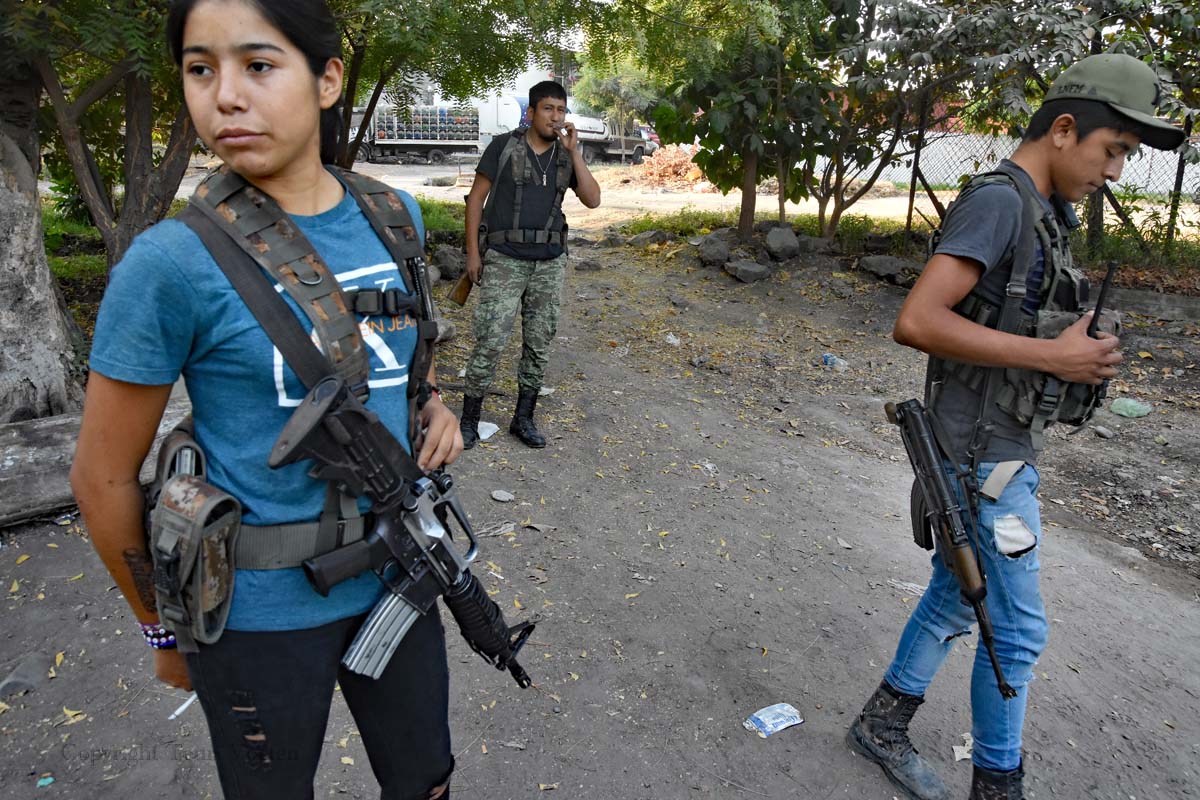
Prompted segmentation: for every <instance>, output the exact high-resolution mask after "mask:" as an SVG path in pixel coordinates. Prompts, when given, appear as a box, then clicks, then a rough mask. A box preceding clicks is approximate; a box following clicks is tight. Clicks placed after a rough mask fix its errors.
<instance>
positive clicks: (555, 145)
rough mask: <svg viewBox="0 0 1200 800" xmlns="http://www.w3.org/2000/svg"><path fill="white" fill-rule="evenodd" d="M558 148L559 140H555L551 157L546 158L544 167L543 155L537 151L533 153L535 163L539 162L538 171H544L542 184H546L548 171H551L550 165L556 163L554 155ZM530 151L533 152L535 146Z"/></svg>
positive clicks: (551, 146) (551, 149)
mask: <svg viewBox="0 0 1200 800" xmlns="http://www.w3.org/2000/svg"><path fill="white" fill-rule="evenodd" d="M557 150H558V142H555V143H554V144H552V145H550V158H548V159H547V160H546V166H544V167H543V166H542V157H541V156H539V155H538V154H537V153H533V161H534V163H535V164H537V166H538V171H539V172H541V173H542V186H545V185H546V176H547V173H548V172H549V171H550V165H551V164H553V163H554V155H555V153H556V151H557ZM529 151H530V152H531V153H532V152H533V148H532V147H531V148H529ZM534 177H535V178H536V177H537V175H534Z"/></svg>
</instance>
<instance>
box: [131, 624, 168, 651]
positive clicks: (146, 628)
mask: <svg viewBox="0 0 1200 800" xmlns="http://www.w3.org/2000/svg"><path fill="white" fill-rule="evenodd" d="M139 624H140V625H141V626H142V636H145V637H146V644H148V645H150V646H151V647H153V648H154V649H155V650H170V649H173V648H174V647H175V646H176V644H175V634H173V633H171V632H170V631H169V630H167V629H166V628H164V627H163V626H162V623H160V622H142V623H139Z"/></svg>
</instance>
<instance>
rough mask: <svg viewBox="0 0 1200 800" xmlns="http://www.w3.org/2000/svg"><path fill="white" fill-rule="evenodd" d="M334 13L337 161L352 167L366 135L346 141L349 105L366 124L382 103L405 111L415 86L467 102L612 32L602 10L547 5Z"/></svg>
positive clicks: (366, 7) (347, 5)
mask: <svg viewBox="0 0 1200 800" xmlns="http://www.w3.org/2000/svg"><path fill="white" fill-rule="evenodd" d="M333 10H334V12H335V14H336V15H337V17H338V19H339V22H340V24H341V25H342V33H343V37H344V41H345V43H346V97H347V98H348V100H350V101H351V102H347V103H346V108H345V110H344V116H343V121H344V123H345V124H344V125H343V134H342V141H341V143H340V147H339V156H338V161H339V163H341V164H342V165H343V166H347V167H348V166H349V165H350V164H351V163H353V161H354V159H355V157H356V155H357V152H358V148H359V147H360V145H361V144H362V139H363V136H364V135H365V133H366V130H365V129H366V126H360V129H359V131H358V134H357V136H356V137H354V138H353V139H352V138H351V137H350V128H351V125H350V120H351V113H352V108H353V106H355V105H360V104H361V105H362V106H365V114H364V119H369V118H370V117H371V115H372V114H373V113H374V112H375V108H376V107H377V105H378V104H379V102H380V101H381V100H382V99H383V98H384V97H385V96H386V97H388V98H389V99H390V100H391V101H392V102H394V103H395V104H397V105H405V104H407V103H408V102H409V101H410V100H411V99H412V97H413V94H414V91H415V87H416V86H417V84H418V82H419V81H421V80H426V79H427V80H429V81H431V82H432V83H433V84H435V85H436V86H438V87H439V88H440V89H441V91H442V93H443V94H445V95H449V96H451V97H455V98H459V99H462V100H465V99H466V98H468V97H471V96H474V95H480V94H485V93H486V92H487V91H489V90H491V89H495V88H498V87H500V86H503V85H504V84H506V83H508V82H509V81H511V80H512V79H513V78H515V77H516V76H517V75H518V74H519V73H520V72H521V71H523V70H524V69H525V68H526V67H527V66H528V64H529V62H530V60H531V59H532V58H542V59H544V60H548V59H549V58H550V57H551V55H552V53H554V52H556V51H557V49H558V48H559V46H560V45H563V44H566V43H568V42H569V41H571V39H572V37H574V36H576V35H578V33H579V32H580V31H584V32H587V33H588V35H590V36H601V37H602V36H603V31H605V30H607V29H608V28H609V27H610V26H612V25H613V24H615V23H614V22H613V20H614V19H615V10H614V9H613V8H612V7H610V6H608V5H605V4H601V3H590V2H582V3H576V2H565V0H548V2H544V3H536V4H531V3H525V2H524V1H523V0H414V2H410V3H405V4H403V5H398V4H396V3H394V2H392V1H391V0H341V2H335V3H334V4H333Z"/></svg>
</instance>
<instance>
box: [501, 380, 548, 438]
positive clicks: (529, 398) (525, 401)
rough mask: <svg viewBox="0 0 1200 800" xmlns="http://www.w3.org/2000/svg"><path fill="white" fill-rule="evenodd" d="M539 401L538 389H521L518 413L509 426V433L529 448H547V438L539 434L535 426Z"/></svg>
mask: <svg viewBox="0 0 1200 800" xmlns="http://www.w3.org/2000/svg"><path fill="white" fill-rule="evenodd" d="M537 399H538V390H537V389H521V391H520V393H519V394H518V395H517V411H516V413H515V414H513V418H512V423H511V424H509V426H508V432H509V433H511V434H512V435H513V436H516V437H517V438H518V439H520V440H521V441H522V442H524V443H525V444H526V445H528V446H529V447H545V446H546V437H545V436H542V434H540V433H538V429H537V426H536V425H534V424H533V409H534V407H536V406H537Z"/></svg>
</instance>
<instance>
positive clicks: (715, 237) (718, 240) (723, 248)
mask: <svg viewBox="0 0 1200 800" xmlns="http://www.w3.org/2000/svg"><path fill="white" fill-rule="evenodd" d="M697 253H698V255H699V256H700V263H702V264H704V266H706V267H719V266H721V265H722V264H724V263H725V262H726V261H728V260H729V242H728V241H726V240H725V237H724V236H722V235H720V234H719V233H717V232H715V231H714V232H713V233H710V234H709V235H708V236H705V237H704V238H703V239H701V240H700V246H699V248H698V249H697Z"/></svg>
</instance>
